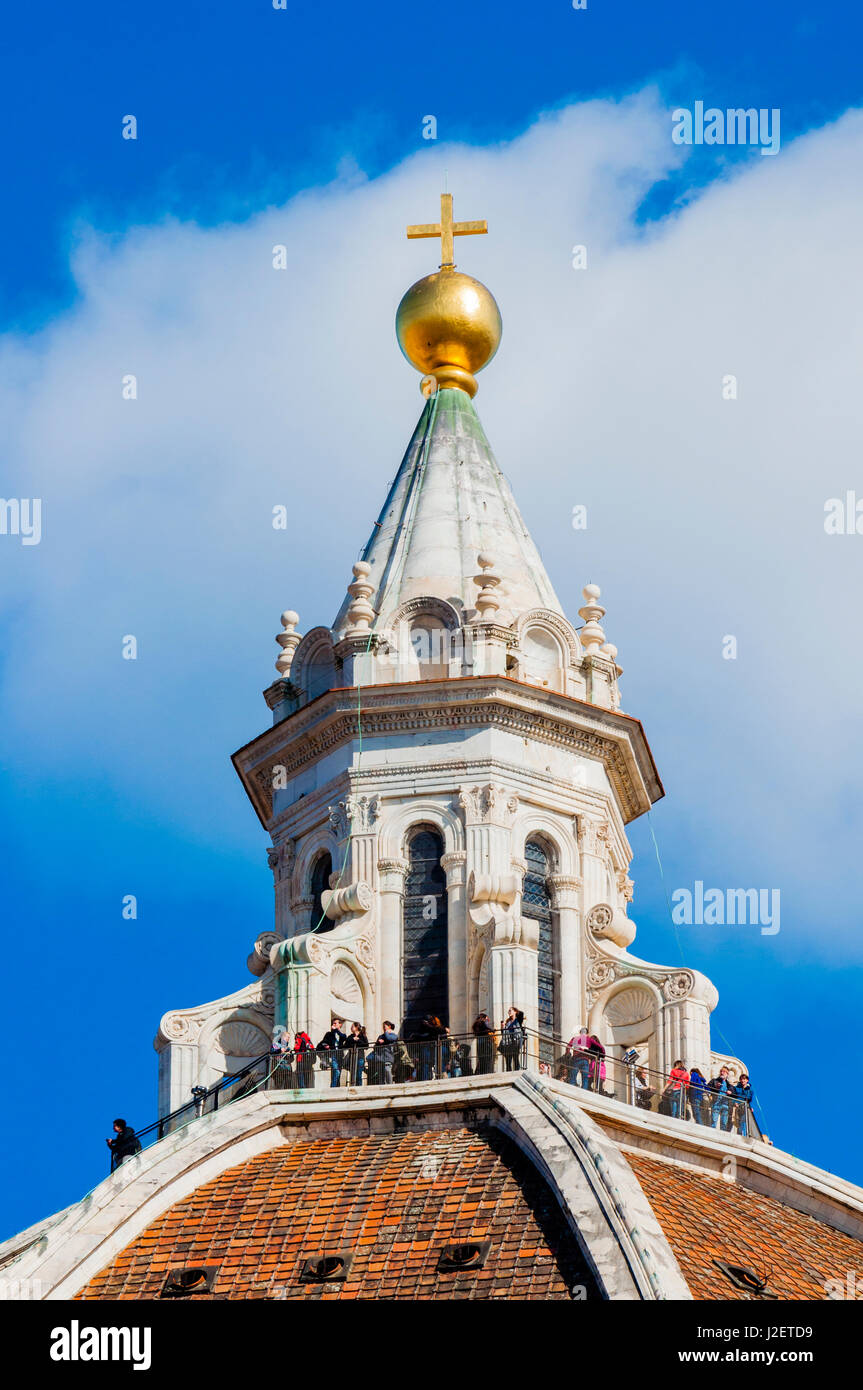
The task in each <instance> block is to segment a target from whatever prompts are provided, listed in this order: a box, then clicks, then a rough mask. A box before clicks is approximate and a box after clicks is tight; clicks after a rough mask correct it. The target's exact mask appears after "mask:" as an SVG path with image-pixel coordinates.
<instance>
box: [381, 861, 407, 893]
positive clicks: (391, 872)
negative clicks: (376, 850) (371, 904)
mask: <svg viewBox="0 0 863 1390" xmlns="http://www.w3.org/2000/svg"><path fill="white" fill-rule="evenodd" d="M409 868H410V864H409V863H408V861H407V859H379V860H378V874H379V876H380V886H381V892H382V893H403V892H404V887H405V878H406V876H407V871H408V869H409Z"/></svg>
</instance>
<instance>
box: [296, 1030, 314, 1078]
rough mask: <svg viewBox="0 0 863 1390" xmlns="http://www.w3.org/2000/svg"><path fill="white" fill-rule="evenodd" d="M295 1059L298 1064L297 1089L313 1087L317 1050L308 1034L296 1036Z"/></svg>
mask: <svg viewBox="0 0 863 1390" xmlns="http://www.w3.org/2000/svg"><path fill="white" fill-rule="evenodd" d="M294 1059H295V1061H296V1064H297V1088H298V1089H300V1088H303V1087H306V1086H311V1085H313V1084H314V1080H313V1076H312V1073H313V1071H314V1066H315V1049H314V1047H313V1045H312V1040H311V1038H310V1037H309V1035H308V1033H295V1034H294Z"/></svg>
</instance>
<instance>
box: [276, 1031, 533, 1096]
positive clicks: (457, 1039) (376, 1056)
mask: <svg viewBox="0 0 863 1390" xmlns="http://www.w3.org/2000/svg"><path fill="white" fill-rule="evenodd" d="M528 1045H529V1040H528V1037H527V1035H526V1034H525V1033H524V1032H520V1033H519V1034H518V1035H517V1037H516V1038H514V1039H513V1038H510V1037H508V1036H506V1035H504V1034H500V1033H498V1034H488V1035H486V1036H481V1037H477V1036H476V1035H474V1034H469V1035H465V1034H462V1035H458V1036H456V1035H454V1034H449V1035H447V1036H442V1037H436V1038H399V1039H398V1040H397V1041H396V1042H388V1043H378V1042H376V1043H372V1044H370V1043H368V1042H366V1043H362V1044H358V1045H357V1046H353V1047H350V1046H349V1047H339V1048H314V1049H312V1050H311V1051H308V1052H303V1053H298V1054H297V1053H294V1052H293V1051H292V1050H288V1051H286V1052H283V1053H281V1054H279V1072H280V1074H281V1076H282V1078H283V1084H284V1085H286V1086H287V1087H288V1088H289V1089H290V1088H292V1087H294V1088H300V1089H305V1088H307V1087H309V1086H314V1085H315V1084H316V1082H315V1070H316V1068H317V1069H318V1070H320V1071H324V1072H329V1084H330V1085H331V1086H385V1085H391V1084H393V1083H399V1082H402V1083H403V1082H409V1081H441V1080H444V1079H446V1078H448V1077H459V1076H483V1075H490V1074H491V1073H493V1072H496V1071H497V1072H500V1071H520V1070H524V1069H525V1068H526V1067H528V1066H529V1065H530V1058H529V1052H528Z"/></svg>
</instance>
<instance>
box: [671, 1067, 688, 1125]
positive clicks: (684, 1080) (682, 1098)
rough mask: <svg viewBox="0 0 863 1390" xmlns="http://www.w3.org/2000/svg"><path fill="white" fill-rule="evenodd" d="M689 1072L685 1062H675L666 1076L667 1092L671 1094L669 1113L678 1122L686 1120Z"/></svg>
mask: <svg viewBox="0 0 863 1390" xmlns="http://www.w3.org/2000/svg"><path fill="white" fill-rule="evenodd" d="M688 1085H689V1072H688V1071H687V1070H686V1063H685V1062H675V1063H674V1066H673V1067H672V1068H671V1071H670V1073H669V1076H668V1086H667V1088H666V1089H667V1090H669V1091H670V1092H671V1113H672V1115H674V1117H675V1118H676V1119H678V1120H685V1119H686V1088H687V1086H688Z"/></svg>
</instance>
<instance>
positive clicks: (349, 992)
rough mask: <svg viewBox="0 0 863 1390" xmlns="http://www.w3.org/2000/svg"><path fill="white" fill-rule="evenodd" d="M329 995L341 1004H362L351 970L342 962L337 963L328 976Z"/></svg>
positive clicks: (358, 987)
mask: <svg viewBox="0 0 863 1390" xmlns="http://www.w3.org/2000/svg"><path fill="white" fill-rule="evenodd" d="M330 993H331V994H332V995H333V996H334V997H335V998H336V999H339V1000H341V1002H342V1003H343V1004H362V1002H363V996H362V990H361V989H360V986H359V982H358V980H357V977H356V975H355V974H354V972H353V970H351V968H350V966H349V965H345V963H344V961H342V960H340V961H337V962H336V964H335V965H334V966H333V973H332V974H331V976H330Z"/></svg>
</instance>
